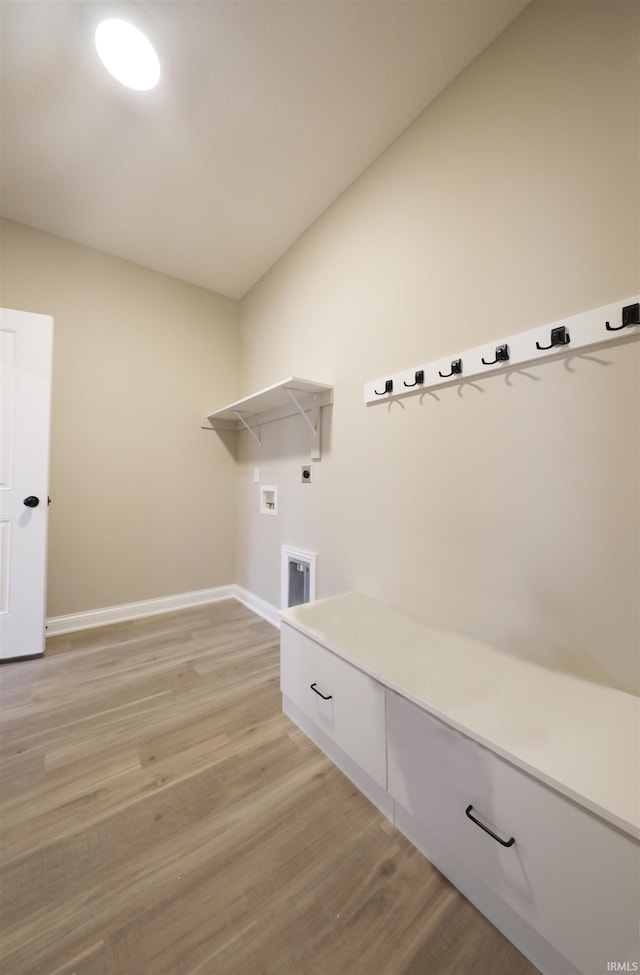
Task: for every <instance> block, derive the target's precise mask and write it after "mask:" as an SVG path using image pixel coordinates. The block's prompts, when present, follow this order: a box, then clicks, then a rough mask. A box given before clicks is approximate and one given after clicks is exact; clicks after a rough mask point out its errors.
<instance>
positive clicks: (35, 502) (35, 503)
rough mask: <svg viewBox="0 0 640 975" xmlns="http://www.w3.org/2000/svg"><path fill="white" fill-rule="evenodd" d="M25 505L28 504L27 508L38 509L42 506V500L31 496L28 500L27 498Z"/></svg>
mask: <svg viewBox="0 0 640 975" xmlns="http://www.w3.org/2000/svg"><path fill="white" fill-rule="evenodd" d="M23 504H26V506H27V508H37V507H38V505H39V504H40V498H36V496H35V495H34V494H30V495H29V497H28V498H25V499H24V501H23Z"/></svg>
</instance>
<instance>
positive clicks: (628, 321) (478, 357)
mask: <svg viewBox="0 0 640 975" xmlns="http://www.w3.org/2000/svg"><path fill="white" fill-rule="evenodd" d="M638 326H640V296H638V295H636V296H634V297H632V298H625V299H623V300H622V301H615V302H613V303H612V304H610V305H603V306H602V307H601V308H595V309H592V310H591V311H586V312H581V313H580V314H579V315H572V316H571V317H569V318H563V319H562V320H560V321H557V322H552V323H551V324H550V325H540V326H538V327H536V328H531V329H528V331H526V332H518V333H516V334H515V335H509V336H507V337H506V338H501V339H497V340H496V341H493V342H487V343H485V344H484V345H478V346H476V347H475V348H474V349H467V350H466V351H464V352H455V353H453V354H452V355H450V356H447V357H445V358H443V359H435V360H433V361H432V362H424V363H419V364H418V365H417V366H412V367H411V368H410V369H405V370H403V371H402V372H395V373H387V375H386V376H382V377H380V378H379V379H373V380H371V382H368V383H365V387H364V401H365V403H366V404H367V405H368V406H371V405H373V404H374V403H388V402H389V401H390V400H393V399H398V398H399V397H401V396H410V395H412V394H416V393H423V392H425V390H427V389H433V388H434V387H436V386H446V385H451V384H452V383H464V382H466V381H467V380H469V379H472V378H477V377H478V376H486V375H490V374H491V373H496V372H504V371H506V370H508V369H513V368H514V367H518V366H521V365H524V364H525V363H533V362H538V361H541V360H542V359H549V358H552V357H554V356H557V355H558V354H559V353H565V354H566V353H572V352H578V351H580V352H582V351H584V350H585V349H587V348H590V347H591V346H597V345H603V344H605V343H607V342H615V341H617V342H619V341H620V340H621V339H629V338H634V337H635V338H637V336H638V335H639V334H640V328H639V327H638Z"/></svg>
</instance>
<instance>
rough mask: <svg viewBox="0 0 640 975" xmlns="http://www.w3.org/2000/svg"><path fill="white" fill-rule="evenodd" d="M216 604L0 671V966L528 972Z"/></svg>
mask: <svg viewBox="0 0 640 975" xmlns="http://www.w3.org/2000/svg"><path fill="white" fill-rule="evenodd" d="M278 639H279V634H278V632H277V630H275V629H274V628H273V627H272V626H270V625H269V624H268V623H265V622H264V621H263V620H261V619H259V618H258V617H256V616H254V615H253V614H252V613H250V612H249V611H248V610H246V609H245V608H244V607H242V606H241V605H240V604H238V603H236V602H234V601H229V602H225V603H218V604H214V605H211V606H207V607H202V608H198V609H195V610H186V611H183V612H179V613H174V614H170V615H165V616H158V617H154V618H152V619H146V620H138V621H134V622H130V623H126V624H118V625H114V626H108V627H103V628H100V629H95V630H87V631H84V632H82V633H75V634H70V635H69V636H65V637H57V638H52V639H50V640H49V641H48V645H47V652H46V655H45V657H44V658H43V659H41V660H32V661H25V662H22V663H13V664H6V665H4V666H3V667H2V668H0V688H1V691H2V714H1V719H0V720H1V725H0V732H1V735H0V747H1V766H0V771H1V780H0V784H1V788H2V806H1V820H0V826H1V832H2V871H1V874H0V882H1V893H2V913H1V924H2V960H3V961H2V967H1V968H0V971H1V972H2V975H449V973H451V975H534V973H535V972H536V969H534V968H533V966H532V965H530V964H529V962H527V961H526V960H525V959H524V958H523V957H522V955H520V954H519V953H518V952H517V951H516V949H515V948H513V947H512V946H511V945H510V944H509V942H508V941H506V939H505V938H503V937H502V935H501V934H499V933H498V931H496V930H495V928H493V927H492V926H491V925H490V924H489V923H488V922H487V921H486V920H485V919H484V918H483V917H482V916H481V915H480V914H479V913H478V912H477V911H476V910H475V909H474V908H473V907H472V906H471V905H470V904H469V903H468V902H467V901H465V899H464V898H463V897H462V896H461V895H460V894H459V893H458V892H457V891H456V890H455V889H454V888H452V887H451V885H450V884H449V883H448V882H447V881H446V880H445V879H444V878H443V877H442V876H441V875H440V874H439V873H438V872H437V871H436V870H435V869H434V868H433V867H432V866H431V865H430V864H429V863H428V862H427V861H426V860H425V859H424V858H423V857H422V856H421V855H420V854H419V853H418V852H417V851H416V850H415V849H414V848H413V847H412V846H411V844H410V843H409V842H408V841H407V840H406V839H404V837H403V836H402V835H401V834H400V833H398V832H397V830H395V829H394V827H393V826H391V824H390V823H389V822H388V821H387V820H386V819H385V818H384V816H382V814H381V813H379V812H378V811H377V810H376V809H375V808H374V807H373V806H372V805H371V804H370V803H369V802H368V801H367V800H366V799H365V798H364V797H363V796H362V795H361V794H360V793H359V792H358V791H357V790H356V789H355V788H354V787H353V786H352V785H351V783H350V782H349V781H348V780H347V779H346V778H345V777H344V776H343V775H342V774H341V773H340V772H339V771H338V770H337V769H336V768H334V766H333V765H332V764H331V763H330V762H329V760H328V759H326V758H325V757H324V756H323V755H322V754H321V753H320V752H319V751H318V749H317V748H316V747H315V745H313V744H312V743H311V742H310V741H308V739H307V738H305V736H304V735H303V734H302V733H301V732H299V731H298V730H297V728H296V727H295V726H294V725H293V724H292V723H291V722H290V721H289V720H288V719H287V718H286V717H285V716H284V715H283V714H282V713H281V697H280V691H279V667H278Z"/></svg>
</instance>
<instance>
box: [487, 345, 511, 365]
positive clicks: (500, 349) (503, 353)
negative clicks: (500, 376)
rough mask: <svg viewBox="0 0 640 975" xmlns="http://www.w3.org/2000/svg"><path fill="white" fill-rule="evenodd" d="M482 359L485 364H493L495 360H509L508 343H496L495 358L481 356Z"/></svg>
mask: <svg viewBox="0 0 640 975" xmlns="http://www.w3.org/2000/svg"><path fill="white" fill-rule="evenodd" d="M482 361H483V362H484V364H485V366H495V364H496V362H508V361H509V346H508V345H506V344H505V345H497V346H496V357H495V359H485V357H484V356H482Z"/></svg>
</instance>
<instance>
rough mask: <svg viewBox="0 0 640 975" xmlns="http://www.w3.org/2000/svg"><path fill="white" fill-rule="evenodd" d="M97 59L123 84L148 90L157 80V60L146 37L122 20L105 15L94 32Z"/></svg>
mask: <svg viewBox="0 0 640 975" xmlns="http://www.w3.org/2000/svg"><path fill="white" fill-rule="evenodd" d="M94 40H95V45H96V50H97V52H98V56H99V57H100V60H101V61H102V63H103V64H104V66H105V68H106V69H107V71H109V72H110V73H111V74H112V75H113V77H114V78H117V80H118V81H119V82H120V83H121V84H123V85H126V86H127V88H134V89H135V90H136V91H149V90H150V89H151V88H155V86H156V85H157V84H158V81H159V80H160V60H159V58H158V55H157V54H156V51H155V48H154V47H153V45H152V44H151V42H150V41H149V40H148V38H147V37H145V35H144V34H143V33H142V31H141V30H139V29H138V28H137V27H134V26H133V24H130V23H129V22H128V21H126V20H120V19H117V18H115V17H109V18H107V19H106V20H103V21H102V22H101V23H100V24H98V26H97V27H96V31H95V35H94Z"/></svg>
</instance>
